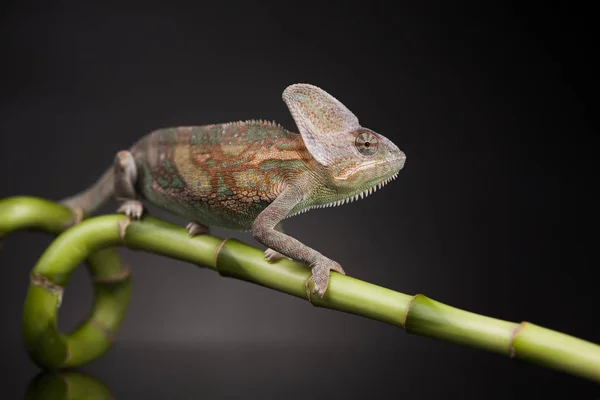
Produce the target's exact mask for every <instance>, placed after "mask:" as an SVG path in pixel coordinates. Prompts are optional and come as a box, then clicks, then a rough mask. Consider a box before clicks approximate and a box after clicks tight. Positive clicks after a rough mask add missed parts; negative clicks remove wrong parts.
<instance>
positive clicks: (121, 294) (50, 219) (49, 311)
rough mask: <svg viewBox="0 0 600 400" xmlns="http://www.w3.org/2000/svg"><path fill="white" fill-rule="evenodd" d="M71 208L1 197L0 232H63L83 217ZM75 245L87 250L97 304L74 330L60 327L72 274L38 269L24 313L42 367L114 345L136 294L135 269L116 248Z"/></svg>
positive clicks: (81, 360) (82, 359) (77, 361)
mask: <svg viewBox="0 0 600 400" xmlns="http://www.w3.org/2000/svg"><path fill="white" fill-rule="evenodd" d="M80 218H83V215H81V216H75V215H73V213H72V212H71V210H70V209H68V208H66V207H63V206H61V205H59V204H56V203H53V202H50V201H47V200H42V199H36V198H31V197H12V198H8V199H3V200H0V237H2V236H6V235H7V234H8V233H11V232H14V231H17V230H33V231H45V232H48V233H52V234H55V235H56V234H59V233H60V232H62V231H64V230H65V229H67V228H68V227H70V226H72V225H73V224H75V223H77V222H78V220H79V219H80ZM71 251H73V252H76V253H80V254H85V256H84V257H83V258H82V259H81V261H83V260H84V259H86V258H87V260H85V261H86V264H87V267H88V270H89V272H90V275H91V277H92V280H93V283H94V304H93V307H92V310H91V312H90V314H89V316H88V318H87V319H86V320H85V321H84V322H83V323H81V324H80V325H79V326H78V327H77V328H76V329H75V330H74V331H73V332H71V333H70V334H68V335H63V334H61V333H60V332H59V331H58V328H57V320H56V313H57V311H58V308H59V307H60V304H61V302H62V295H63V292H64V287H65V286H66V284H67V282H68V275H69V274H67V275H62V276H61V274H60V273H57V274H49V275H43V274H39V273H36V272H32V273H31V275H30V286H29V295H28V296H27V299H26V301H25V312H24V315H23V321H22V324H23V338H24V342H25V345H26V348H27V349H28V350H29V354H30V357H31V358H32V360H33V361H34V362H36V363H37V364H38V365H39V366H40V367H42V368H45V369H55V368H62V367H71V366H77V365H82V364H85V363H88V362H90V361H92V360H94V359H96V358H98V357H100V356H101V355H103V354H104V353H105V352H106V351H107V350H108V349H109V348H110V346H111V345H112V343H113V341H114V334H115V333H116V331H117V329H118V328H119V326H120V324H121V322H122V321H123V318H124V316H125V312H126V310H127V306H128V304H129V299H130V294H131V282H130V279H129V270H128V269H127V267H126V266H124V265H123V264H122V263H121V261H120V258H119V254H118V253H117V251H116V250H115V249H109V248H105V249H101V250H99V251H97V252H90V251H88V249H86V248H85V247H81V248H73V249H71Z"/></svg>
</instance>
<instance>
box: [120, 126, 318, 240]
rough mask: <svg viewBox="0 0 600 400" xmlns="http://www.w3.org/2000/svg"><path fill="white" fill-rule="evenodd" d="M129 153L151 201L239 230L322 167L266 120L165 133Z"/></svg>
mask: <svg viewBox="0 0 600 400" xmlns="http://www.w3.org/2000/svg"><path fill="white" fill-rule="evenodd" d="M131 151H132V153H133V155H134V158H135V161H136V165H137V168H138V171H139V172H138V180H137V189H138V191H139V193H140V194H142V195H143V196H144V197H145V198H146V199H147V200H149V201H150V202H151V203H152V204H154V205H156V206H158V207H160V208H163V209H165V210H167V211H170V212H173V213H175V214H177V215H181V216H184V217H187V218H189V219H191V220H195V221H198V222H200V223H202V224H204V225H206V226H218V227H224V228H229V229H235V230H250V229H251V227H252V222H253V221H254V220H255V219H256V217H257V216H258V214H259V213H260V212H261V211H262V210H264V209H265V208H266V207H267V206H268V205H269V204H270V203H271V202H272V201H273V200H274V199H275V198H276V197H277V196H278V195H279V194H280V193H281V191H282V190H283V188H284V185H285V183H286V182H287V181H290V180H293V179H294V177H295V176H297V175H298V174H300V173H302V172H304V171H307V170H318V169H319V165H318V163H316V162H315V160H314V159H313V158H312V157H311V156H310V153H309V152H308V151H307V150H306V147H305V146H304V144H303V142H302V138H301V137H300V135H298V134H296V133H291V132H288V131H287V130H286V129H284V128H283V127H281V126H279V125H277V124H275V123H272V122H265V121H245V122H233V123H226V124H216V125H206V126H197V127H178V128H167V129H160V130H157V131H154V132H152V133H151V134H150V135H148V136H146V137H145V138H143V139H142V140H141V141H140V142H138V143H137V144H136V145H135V146H134V147H133V148H132V150H131Z"/></svg>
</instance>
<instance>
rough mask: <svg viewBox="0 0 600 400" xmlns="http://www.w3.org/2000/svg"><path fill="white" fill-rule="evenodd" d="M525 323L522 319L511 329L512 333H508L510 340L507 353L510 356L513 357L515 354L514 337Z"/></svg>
mask: <svg viewBox="0 0 600 400" xmlns="http://www.w3.org/2000/svg"><path fill="white" fill-rule="evenodd" d="M525 324H527V322H526V321H523V322H521V323H520V324H518V325H517V326H515V328H514V329H513V331H512V333H511V335H510V342H509V344H508V355H509V357H510V358H515V355H516V349H515V339H516V338H517V335H518V334H519V332H521V331H522V330H523V328H525Z"/></svg>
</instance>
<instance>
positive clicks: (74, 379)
mask: <svg viewBox="0 0 600 400" xmlns="http://www.w3.org/2000/svg"><path fill="white" fill-rule="evenodd" d="M24 397H25V400H79V399H94V400H112V399H114V396H113V395H112V393H111V392H110V390H109V389H108V388H107V387H106V386H104V385H103V384H102V383H101V382H100V381H99V380H98V379H97V378H94V377H92V376H89V375H86V374H82V373H80V372H74V371H70V372H60V373H59V372H54V373H47V372H43V373H40V374H38V375H37V376H36V377H35V378H33V379H32V380H31V382H30V383H29V385H28V386H27V390H26V391H25V396H24Z"/></svg>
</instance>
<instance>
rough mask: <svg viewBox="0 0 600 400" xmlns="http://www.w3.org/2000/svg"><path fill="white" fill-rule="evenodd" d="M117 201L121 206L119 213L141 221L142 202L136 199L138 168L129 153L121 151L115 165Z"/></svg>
mask: <svg viewBox="0 0 600 400" xmlns="http://www.w3.org/2000/svg"><path fill="white" fill-rule="evenodd" d="M113 172H114V180H115V181H114V188H115V199H116V200H117V202H118V203H119V204H120V207H119V209H118V210H117V212H119V213H123V214H125V215H127V216H129V217H132V218H135V219H139V218H140V217H141V216H142V213H143V212H144V206H143V205H142V202H141V201H139V200H137V199H136V195H135V181H136V180H137V167H136V166H135V160H134V159H133V155H132V154H131V152H129V151H125V150H123V151H120V152H118V153H117V155H116V156H115V161H114V164H113Z"/></svg>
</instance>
